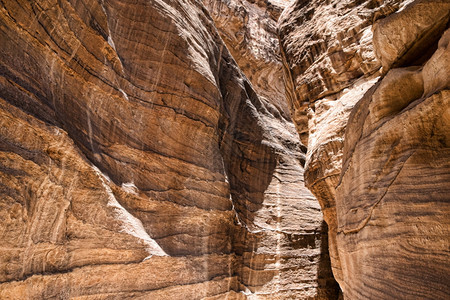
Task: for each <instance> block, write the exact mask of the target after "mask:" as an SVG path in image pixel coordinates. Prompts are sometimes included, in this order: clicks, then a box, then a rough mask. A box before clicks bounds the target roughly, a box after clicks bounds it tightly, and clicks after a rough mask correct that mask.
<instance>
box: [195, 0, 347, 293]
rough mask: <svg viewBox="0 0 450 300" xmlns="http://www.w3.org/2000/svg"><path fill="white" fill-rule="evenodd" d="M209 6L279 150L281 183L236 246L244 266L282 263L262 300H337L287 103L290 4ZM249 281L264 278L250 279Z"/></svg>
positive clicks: (323, 232)
mask: <svg viewBox="0 0 450 300" xmlns="http://www.w3.org/2000/svg"><path fill="white" fill-rule="evenodd" d="M204 4H205V6H206V7H207V9H208V10H209V11H210V13H211V16H212V18H213V19H214V21H215V24H216V26H217V28H218V31H219V34H220V35H221V37H222V39H223V40H224V42H225V44H226V46H227V48H228V49H229V50H230V52H231V53H232V54H233V58H234V59H235V60H236V62H237V64H238V65H239V67H240V68H241V70H243V72H244V73H245V75H246V76H247V77H248V78H249V80H250V82H251V84H252V86H253V87H254V89H255V91H256V93H257V94H258V96H259V99H260V100H261V108H259V109H258V110H259V112H260V116H261V118H262V121H263V123H264V124H268V125H269V128H268V132H270V133H271V138H270V139H268V140H267V142H269V143H271V144H272V146H273V148H274V149H275V152H276V156H277V160H278V161H279V163H278V165H277V167H276V168H275V173H274V179H273V180H272V181H271V182H270V184H269V186H268V187H267V189H266V192H265V194H264V197H263V198H264V199H261V204H260V205H261V208H259V209H257V211H255V212H254V214H252V215H251V219H250V218H248V217H246V216H241V215H240V217H241V219H242V221H243V223H244V224H245V227H248V228H249V230H245V231H244V233H243V234H240V236H242V237H244V239H243V240H242V241H241V240H239V239H238V240H237V244H236V249H237V251H238V252H239V253H240V252H241V251H243V255H242V257H243V265H245V266H249V268H250V270H251V269H253V268H255V267H256V268H259V267H257V266H256V264H260V262H258V261H262V260H265V259H267V258H268V257H277V258H279V262H278V263H277V264H278V267H277V268H279V269H282V270H283V273H284V274H283V273H280V274H279V276H278V277H275V278H276V280H272V281H271V282H270V284H267V285H266V287H264V288H263V289H261V290H259V291H258V292H257V293H259V297H262V293H267V297H268V298H269V299H273V297H275V296H279V297H281V298H286V297H295V298H298V299H307V298H316V297H318V298H320V299H322V298H330V299H334V298H335V297H336V296H335V295H336V294H337V291H338V288H337V284H336V283H335V281H334V279H333V277H332V274H331V271H330V267H329V258H328V253H327V252H328V251H327V242H326V239H327V236H326V229H324V228H322V227H321V226H322V225H320V223H321V220H322V213H321V212H320V211H319V210H317V208H318V207H317V206H316V200H315V199H314V198H312V197H311V194H310V192H309V191H308V190H307V189H306V188H305V185H304V182H303V164H304V154H305V152H306V151H305V149H306V148H305V147H304V145H303V144H302V143H301V142H300V141H299V137H298V135H297V132H296V130H295V127H294V125H293V122H292V120H291V117H290V113H289V108H288V106H287V105H286V101H285V93H284V85H283V71H282V63H281V59H280V50H279V45H278V37H277V35H276V21H277V19H278V17H279V15H280V12H281V11H282V9H283V8H284V6H283V5H285V4H283V3H279V2H263V1H259V2H254V1H204ZM245 193H246V192H245V191H240V192H239V193H238V194H236V198H237V199H239V198H242V195H244V194H245ZM243 204H244V205H242V204H241V203H237V204H235V207H236V209H237V211H238V213H239V212H241V211H246V209H245V207H246V206H248V201H246V200H245V201H244V203H243ZM251 210H252V211H253V209H251ZM246 214H248V212H247V213H246ZM249 241H252V242H249ZM241 248H243V249H245V250H241ZM293 249H295V250H293ZM255 254H257V255H256V256H255ZM305 258H308V259H307V260H306V259H305ZM270 259H271V260H272V258H270ZM308 261H311V262H313V263H312V264H311V263H309V262H308ZM255 263H256V264H255ZM243 271H244V272H245V271H246V270H245V269H244V270H243ZM252 272H253V271H252ZM287 274H289V275H287ZM247 276H250V277H251V278H257V277H255V276H254V275H251V274H249V275H246V274H244V277H247ZM317 277H318V278H319V285H318V286H317V287H316V285H317V284H316V283H315V282H316V280H317V279H316V278H317ZM249 280H252V281H254V279H249ZM253 285H258V284H255V283H254V284H253ZM274 289H275V290H279V291H278V292H277V291H274ZM292 289H296V291H293V290H292Z"/></svg>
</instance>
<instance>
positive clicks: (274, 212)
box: [0, 0, 335, 299]
mask: <svg viewBox="0 0 450 300" xmlns="http://www.w3.org/2000/svg"><path fill="white" fill-rule="evenodd" d="M272 14H273V13H272ZM255 40H256V39H255ZM229 48H231V47H229ZM271 49H272V48H271ZM271 51H272V50H271ZM251 59H253V58H250V59H249V60H251ZM238 61H239V60H238ZM273 61H275V60H273ZM274 64H275V62H274ZM251 68H254V65H252V67H251ZM251 68H250V69H251ZM0 70H1V71H0V85H1V88H0V113H1V115H2V117H1V118H0V122H1V123H2V126H1V132H0V139H1V140H0V151H1V152H0V161H1V164H0V188H1V198H0V205H1V209H0V214H1V215H2V217H1V218H0V220H1V221H0V222H1V228H3V229H4V230H2V231H1V232H0V243H1V244H0V257H1V261H0V282H1V283H0V298H2V299H17V298H21V299H47V298H60V299H66V298H67V299H68V298H75V299H131V298H132V299H149V298H151V299H225V298H226V299H245V298H249V299H274V298H280V299H283V298H300V299H308V298H311V299H313V298H323V299H327V298H332V297H333V295H334V293H335V290H334V289H333V288H330V286H331V287H332V286H333V281H332V280H330V278H331V276H330V273H329V271H328V270H329V268H328V267H327V260H328V258H327V254H326V253H327V252H326V247H327V246H326V242H324V241H323V239H324V236H325V232H324V231H323V230H324V229H323V228H322V224H321V213H320V208H319V206H318V204H317V202H316V200H315V199H314V197H313V196H312V195H311V194H310V193H309V192H308V191H307V190H306V189H305V188H304V183H303V179H302V174H303V169H302V167H301V162H302V161H303V160H304V157H303V155H302V152H301V148H302V146H301V143H300V142H299V141H298V140H296V139H295V138H293V136H295V135H293V132H294V131H293V126H292V124H291V123H290V121H289V117H288V114H287V113H286V109H285V108H284V106H283V104H281V100H280V98H279V97H278V95H279V94H281V93H282V92H281V91H280V87H279V86H280V83H279V82H278V83H277V84H276V85H274V88H273V89H271V90H268V91H269V92H267V94H263V93H262V92H261V95H262V97H259V96H258V95H257V93H255V91H254V89H253V87H252V84H251V83H250V82H249V81H248V80H247V79H246V78H245V76H244V75H243V74H242V73H241V71H240V70H239V68H238V66H237V65H236V63H235V60H234V59H233V57H232V56H231V55H230V54H229V51H228V49H227V47H226V46H225V44H224V43H223V41H222V38H221V37H220V36H219V34H218V32H217V30H216V28H215V24H214V22H213V20H212V19H211V18H210V17H209V13H208V12H207V11H206V9H205V8H204V7H203V6H202V5H201V4H200V3H199V2H195V1H193V2H191V1H176V2H164V1H159V0H156V1H141V0H137V1H116V0H105V1H89V0H68V1H56V0H55V1H51V0H50V1H48V0H47V1H43V0H40V1H22V0H21V1H4V2H2V5H1V7H0ZM244 71H245V68H244ZM263 73H264V71H262V73H261V74H263ZM262 76H263V75H261V76H256V75H255V78H251V79H252V82H255V84H254V86H255V87H256V88H255V89H256V90H257V91H258V90H259V91H263V90H264V85H263V84H260V83H258V82H259V77H261V78H262ZM275 77H276V76H275ZM274 95H276V97H275V96H274ZM286 128H287V129H286ZM299 224H300V225H299Z"/></svg>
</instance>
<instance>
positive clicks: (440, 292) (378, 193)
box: [280, 1, 450, 299]
mask: <svg viewBox="0 0 450 300" xmlns="http://www.w3.org/2000/svg"><path fill="white" fill-rule="evenodd" d="M331 7H334V8H335V9H334V10H330V9H328V8H331ZM449 9H450V7H449V3H448V1H403V2H402V1H395V2H394V1H392V2H391V1H384V2H383V3H379V2H378V1H363V2H354V1H352V2H350V1H339V2H338V1H331V2H326V3H323V2H319V1H317V2H308V3H306V2H305V1H297V2H296V3H294V4H293V5H292V6H291V8H290V9H288V10H286V11H285V12H284V13H283V15H282V17H281V22H280V38H281V44H282V48H283V54H284V62H285V69H286V73H287V76H288V78H290V79H291V80H290V81H287V83H286V86H287V88H288V89H289V90H290V91H291V92H290V93H289V96H290V97H289V99H290V101H291V106H292V110H293V114H294V121H295V122H296V123H297V128H298V129H299V133H300V134H301V135H303V136H304V138H305V139H306V137H308V153H307V157H306V166H305V169H306V170H305V182H306V185H307V186H308V187H309V188H310V189H311V191H312V192H313V193H314V194H315V196H316V197H317V198H318V199H319V201H320V202H321V205H322V208H323V210H324V218H325V220H326V221H327V223H328V225H329V239H330V240H329V242H330V255H331V259H332V267H333V273H334V275H335V277H336V279H337V280H338V282H339V284H340V286H341V288H342V289H343V292H344V296H345V297H346V298H348V299H391V298H399V297H401V298H407V299H409V298H411V299H412V298H421V299H445V297H446V295H448V293H449V290H448V285H447V284H446V283H445V278H447V277H448V275H449V270H450V266H449V264H448V261H449V259H448V243H447V237H448V234H449V230H450V226H449V223H448V221H447V220H446V219H445V217H444V216H445V215H448V213H449V209H448V207H447V206H448V205H447V203H446V202H448V181H449V178H448V176H447V174H448V173H449V166H448V163H447V161H448V160H449V152H448V149H449V147H448V144H447V143H446V140H447V139H448V137H449V133H450V131H449V126H448V124H446V114H447V113H448V107H449V105H448V100H449V96H448V86H449V82H448V70H449V69H448V66H447V65H448V63H447V61H448V57H447V56H448V53H449V50H448V48H447V44H448V37H447V35H448V34H447V33H445V34H444V31H445V30H446V28H448V22H449ZM296 40H297V41H301V42H297V43H296V42H295V41H296ZM439 40H440V41H439ZM375 58H376V59H375ZM339 61H341V63H339ZM307 117H308V121H307ZM307 122H308V127H306V126H305V125H306V123H307Z"/></svg>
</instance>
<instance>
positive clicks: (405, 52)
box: [373, 0, 450, 72]
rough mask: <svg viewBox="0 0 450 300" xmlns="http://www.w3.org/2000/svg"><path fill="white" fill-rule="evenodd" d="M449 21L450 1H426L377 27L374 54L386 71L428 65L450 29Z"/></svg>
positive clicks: (383, 20)
mask: <svg viewBox="0 0 450 300" xmlns="http://www.w3.org/2000/svg"><path fill="white" fill-rule="evenodd" d="M449 18H450V3H449V2H448V1H446V0H437V1H433V0H422V1H414V3H413V4H412V5H408V6H407V7H405V9H404V10H401V11H399V12H398V13H395V14H393V15H391V16H389V17H387V18H384V19H381V20H380V21H379V22H377V23H375V25H374V28H373V43H374V50H375V53H376V56H377V58H378V60H379V61H380V62H381V64H382V66H383V71H384V72H387V71H388V70H389V69H390V68H392V67H401V66H408V65H417V64H422V63H423V62H424V61H426V60H427V58H428V57H429V56H430V55H431V54H432V53H433V52H434V51H435V45H434V44H436V43H437V42H438V40H439V38H440V36H441V35H442V33H443V32H444V30H445V29H446V27H447V26H448V25H447V23H448V21H449Z"/></svg>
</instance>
